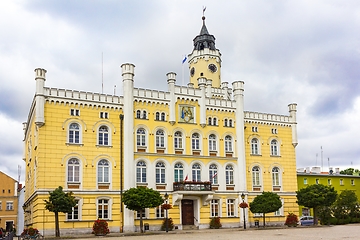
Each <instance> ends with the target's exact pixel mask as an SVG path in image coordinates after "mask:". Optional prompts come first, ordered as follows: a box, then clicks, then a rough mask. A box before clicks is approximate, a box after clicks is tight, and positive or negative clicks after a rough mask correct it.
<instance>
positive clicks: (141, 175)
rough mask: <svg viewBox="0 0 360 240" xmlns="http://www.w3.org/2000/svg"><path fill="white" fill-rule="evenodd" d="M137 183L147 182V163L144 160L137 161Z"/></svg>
mask: <svg viewBox="0 0 360 240" xmlns="http://www.w3.org/2000/svg"><path fill="white" fill-rule="evenodd" d="M136 183H147V164H146V162H145V161H143V160H141V161H138V162H137V163H136Z"/></svg>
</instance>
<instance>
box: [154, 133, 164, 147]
mask: <svg viewBox="0 0 360 240" xmlns="http://www.w3.org/2000/svg"><path fill="white" fill-rule="evenodd" d="M156 147H160V148H163V147H165V133H164V131H163V130H161V129H159V130H157V131H156Z"/></svg>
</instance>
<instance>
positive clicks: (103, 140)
mask: <svg viewBox="0 0 360 240" xmlns="http://www.w3.org/2000/svg"><path fill="white" fill-rule="evenodd" d="M99 145H104V146H107V145H109V128H108V127H107V126H101V127H100V128H99Z"/></svg>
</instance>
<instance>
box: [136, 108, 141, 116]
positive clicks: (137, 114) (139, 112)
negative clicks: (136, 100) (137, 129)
mask: <svg viewBox="0 0 360 240" xmlns="http://www.w3.org/2000/svg"><path fill="white" fill-rule="evenodd" d="M136 118H141V111H140V110H137V111H136Z"/></svg>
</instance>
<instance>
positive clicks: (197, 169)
mask: <svg viewBox="0 0 360 240" xmlns="http://www.w3.org/2000/svg"><path fill="white" fill-rule="evenodd" d="M192 180H193V181H195V182H200V181H201V166H200V164H198V163H195V164H194V165H193V166H192Z"/></svg>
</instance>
